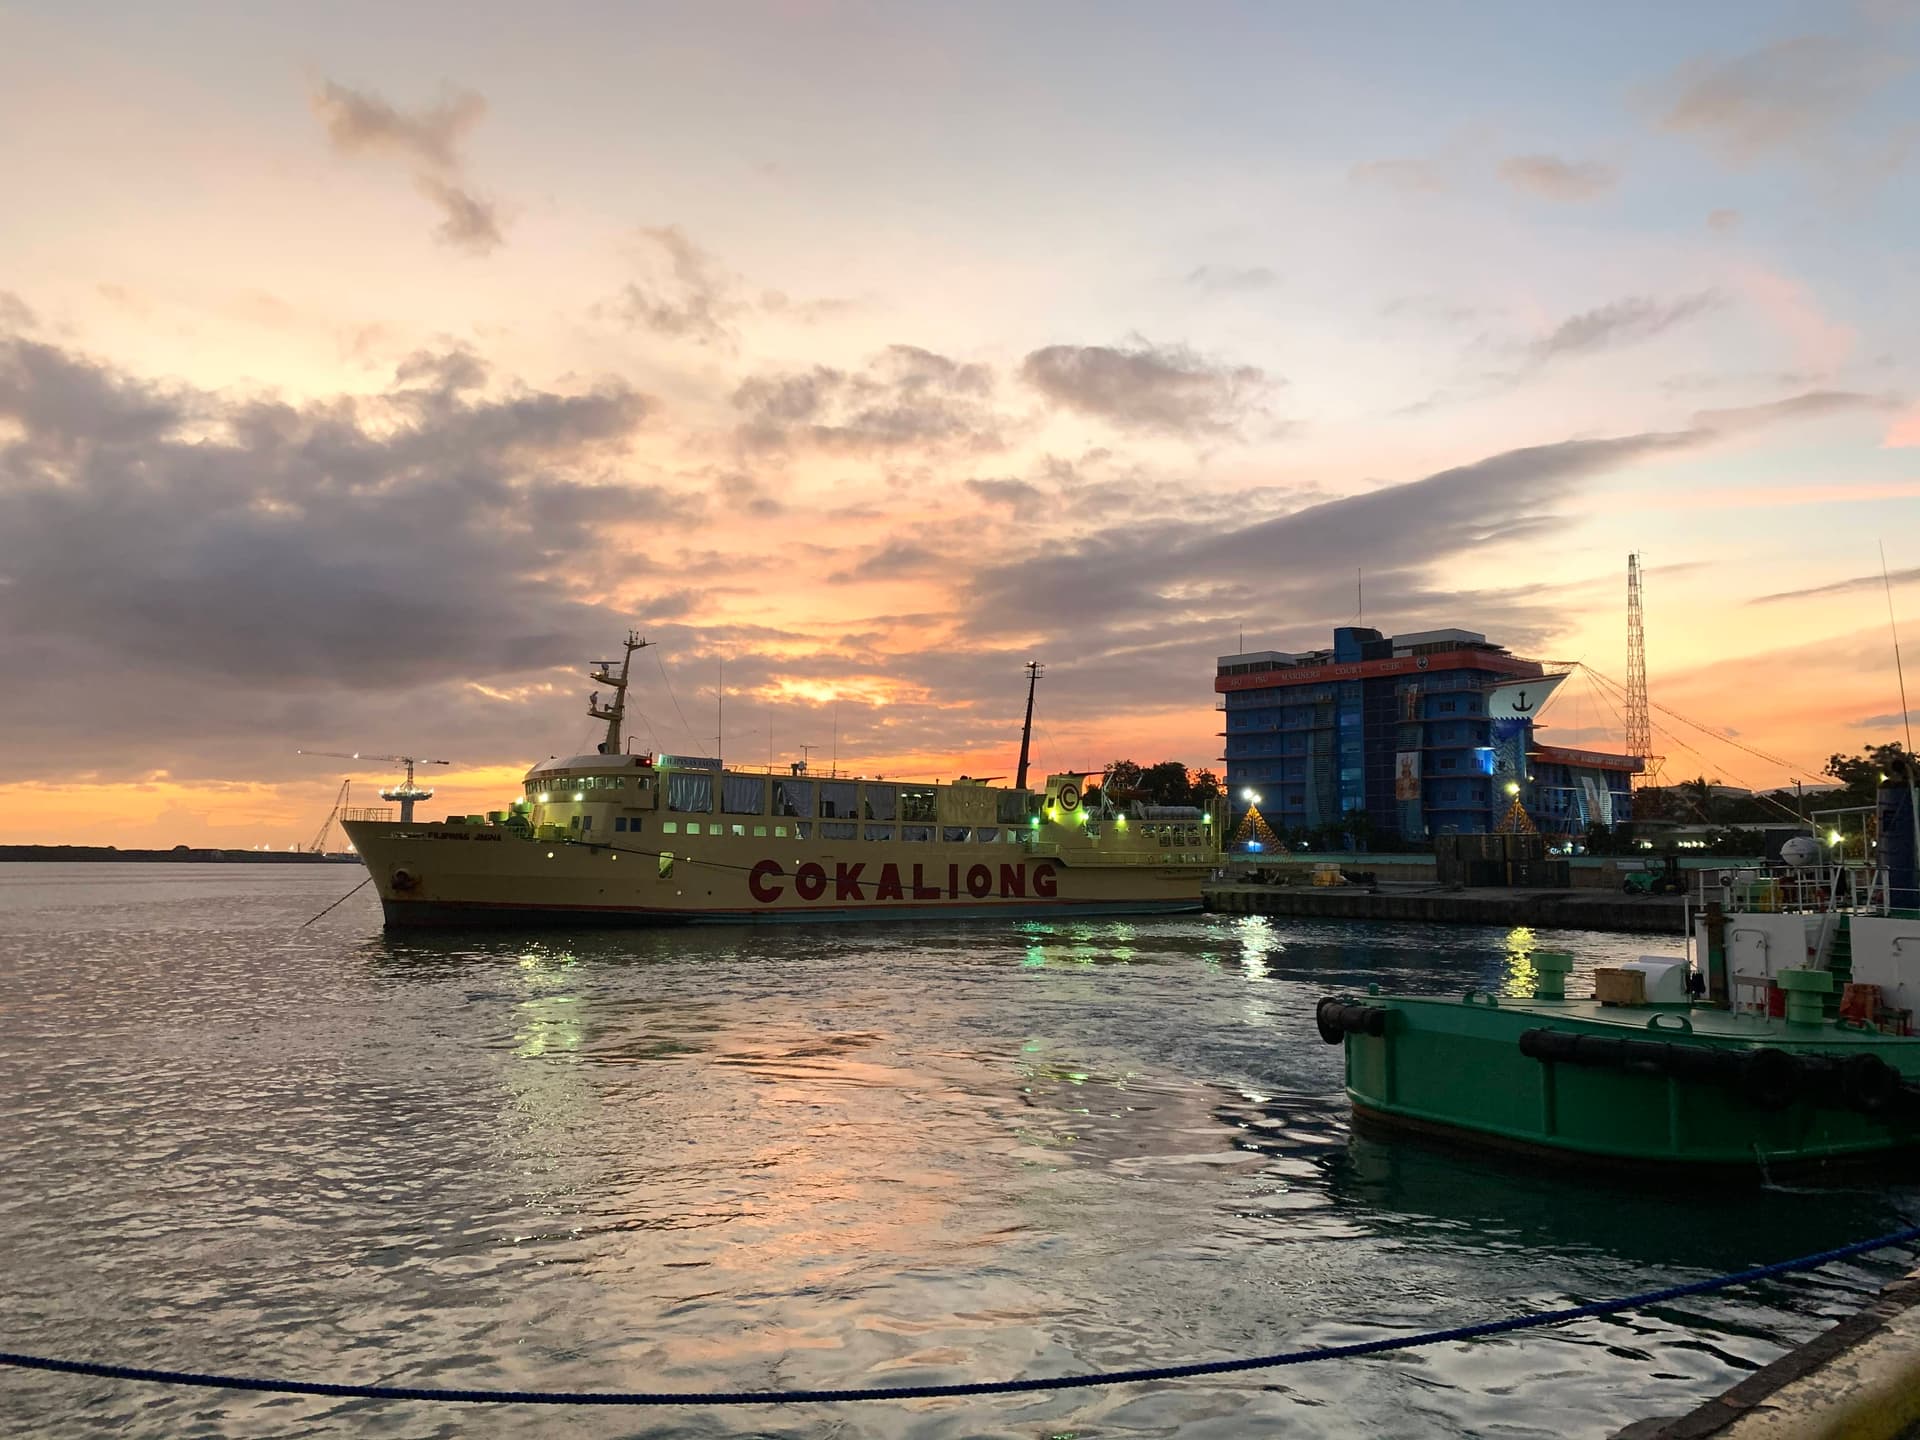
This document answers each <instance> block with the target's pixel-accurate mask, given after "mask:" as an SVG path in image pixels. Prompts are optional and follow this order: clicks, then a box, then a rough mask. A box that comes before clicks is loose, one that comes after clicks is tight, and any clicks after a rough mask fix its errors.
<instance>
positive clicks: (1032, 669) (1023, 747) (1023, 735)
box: [1013, 660, 1046, 790]
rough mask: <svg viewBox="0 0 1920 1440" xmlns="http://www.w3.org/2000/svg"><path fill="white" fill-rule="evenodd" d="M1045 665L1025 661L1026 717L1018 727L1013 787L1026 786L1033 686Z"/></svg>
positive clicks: (1023, 787)
mask: <svg viewBox="0 0 1920 1440" xmlns="http://www.w3.org/2000/svg"><path fill="white" fill-rule="evenodd" d="M1045 669H1046V666H1044V665H1042V664H1041V663H1040V662H1039V661H1038V660H1029V661H1028V662H1027V719H1026V723H1025V724H1024V725H1022V726H1021V727H1020V773H1019V774H1018V775H1017V776H1015V777H1014V782H1013V788H1014V789H1016V790H1024V789H1026V788H1027V752H1028V751H1029V750H1031V749H1032V748H1033V687H1034V685H1035V684H1036V683H1037V682H1038V681H1039V679H1040V674H1041V672H1042V671H1043V670H1045Z"/></svg>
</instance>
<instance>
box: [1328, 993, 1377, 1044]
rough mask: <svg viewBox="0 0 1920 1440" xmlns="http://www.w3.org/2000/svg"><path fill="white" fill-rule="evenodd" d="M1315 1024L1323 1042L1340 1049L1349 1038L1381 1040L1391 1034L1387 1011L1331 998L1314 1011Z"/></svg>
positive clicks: (1373, 1006) (1374, 1006)
mask: <svg viewBox="0 0 1920 1440" xmlns="http://www.w3.org/2000/svg"><path fill="white" fill-rule="evenodd" d="M1313 1023H1314V1028H1315V1029H1317V1030H1319V1032H1320V1038H1321V1039H1322V1040H1324V1041H1326V1042H1327V1044H1329V1045H1338V1044H1340V1043H1341V1042H1342V1041H1344V1040H1345V1039H1346V1038H1347V1036H1349V1035H1372V1036H1375V1037H1376V1038H1377V1037H1379V1036H1382V1035H1385V1034H1386V1033H1387V1007H1386V1006H1384V1005H1355V1004H1353V1003H1352V1002H1350V1001H1347V1000H1341V999H1338V998H1336V997H1333V996H1329V997H1327V998H1326V999H1325V1000H1322V1001H1321V1002H1320V1003H1319V1004H1318V1005H1316V1006H1315V1007H1314V1012H1313Z"/></svg>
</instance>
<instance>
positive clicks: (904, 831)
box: [900, 825, 933, 840]
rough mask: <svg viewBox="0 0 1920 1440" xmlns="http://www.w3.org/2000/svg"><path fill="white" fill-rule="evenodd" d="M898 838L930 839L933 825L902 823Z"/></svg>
mask: <svg viewBox="0 0 1920 1440" xmlns="http://www.w3.org/2000/svg"><path fill="white" fill-rule="evenodd" d="M900 838H901V839H902V840H931V839H933V827H932V826H931V825H902V826H901V827H900Z"/></svg>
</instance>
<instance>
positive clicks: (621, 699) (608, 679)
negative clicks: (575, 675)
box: [587, 630, 653, 755]
mask: <svg viewBox="0 0 1920 1440" xmlns="http://www.w3.org/2000/svg"><path fill="white" fill-rule="evenodd" d="M652 643H653V642H652V641H650V640H642V639H641V638H640V632H639V631H638V630H629V631H628V632H627V640H626V646H627V653H626V656H625V657H624V658H623V659H622V660H621V661H620V673H619V674H617V675H616V674H615V673H614V670H613V662H612V661H611V660H596V661H595V662H594V664H593V669H592V671H591V672H590V678H592V679H594V680H597V681H599V682H600V683H601V684H602V685H610V686H612V687H613V699H612V700H611V701H610V702H609V703H607V704H605V705H602V704H601V703H600V696H599V693H598V692H597V691H596V692H595V693H594V695H593V698H592V699H590V700H588V701H587V714H589V715H591V716H592V717H593V718H594V719H596V720H604V721H606V722H607V738H606V739H604V740H602V741H601V742H600V746H599V749H600V753H601V754H602V755H618V754H619V753H620V752H621V750H622V749H623V748H624V746H623V744H622V740H621V735H620V730H621V726H622V724H623V722H624V721H625V719H626V715H627V680H628V678H629V677H630V675H631V674H632V671H633V652H634V651H636V650H644V649H646V648H647V646H648V645H650V644H652Z"/></svg>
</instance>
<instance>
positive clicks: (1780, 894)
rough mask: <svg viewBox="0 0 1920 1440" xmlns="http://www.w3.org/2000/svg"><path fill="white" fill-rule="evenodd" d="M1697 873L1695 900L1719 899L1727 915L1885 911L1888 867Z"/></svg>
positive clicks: (1731, 869)
mask: <svg viewBox="0 0 1920 1440" xmlns="http://www.w3.org/2000/svg"><path fill="white" fill-rule="evenodd" d="M1696 873H1697V874H1698V876H1699V888H1698V890H1697V892H1696V894H1695V900H1696V903H1698V904H1700V905H1702V906H1705V905H1710V904H1717V905H1719V906H1720V908H1721V909H1722V910H1723V911H1724V912H1725V913H1727V914H1729V915H1738V914H1766V913H1772V914H1801V915H1804V914H1824V913H1827V912H1830V911H1831V912H1836V913H1839V914H1844V915H1884V914H1886V913H1887V877H1886V872H1885V871H1884V870H1881V869H1880V868H1879V867H1877V866H1873V865H1859V864H1831V865H1810V866H1799V867H1781V868H1776V869H1766V868H1762V867H1758V866H1739V867H1728V868H1726V869H1707V870H1701V871H1698V872H1696Z"/></svg>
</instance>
